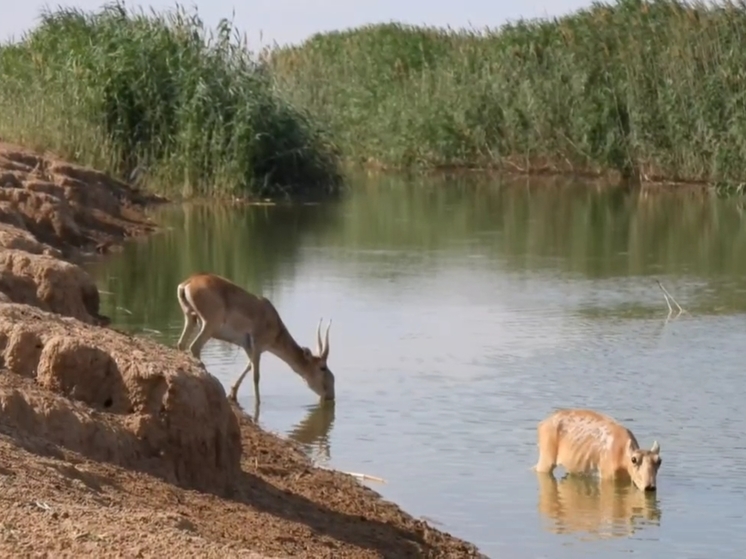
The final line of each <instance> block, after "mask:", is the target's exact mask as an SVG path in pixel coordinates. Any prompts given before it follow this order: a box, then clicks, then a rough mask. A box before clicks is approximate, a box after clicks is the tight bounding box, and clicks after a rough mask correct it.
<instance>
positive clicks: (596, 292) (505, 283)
mask: <svg viewBox="0 0 746 559" xmlns="http://www.w3.org/2000/svg"><path fill="white" fill-rule="evenodd" d="M352 182H353V184H352V188H351V190H350V192H349V193H348V195H347V196H345V197H344V199H342V200H341V201H337V202H333V203H332V202H329V203H324V204H320V205H298V206H295V207H288V206H279V205H278V206H252V207H245V206H244V207H238V206H236V207H233V206H210V207H208V206H204V205H202V206H200V205H185V206H183V207H182V206H178V207H171V208H168V209H165V210H163V211H162V212H160V213H159V215H157V219H158V220H159V222H160V223H161V224H163V225H166V226H167V227H168V230H167V231H165V232H162V233H160V234H157V235H155V236H153V237H151V238H149V239H147V240H145V241H138V242H133V243H131V244H129V245H127V246H126V248H125V250H124V251H123V253H121V254H119V255H116V256H113V257H111V258H109V259H107V260H105V261H102V262H100V263H98V264H95V267H94V269H93V273H94V274H95V276H96V278H97V282H98V285H99V287H100V289H101V290H102V291H104V292H105V293H104V294H103V295H102V305H103V312H104V313H105V314H107V315H109V316H111V317H112V319H113V322H114V324H115V325H116V326H118V327H120V328H127V329H130V330H132V331H135V332H140V333H141V335H147V336H152V337H153V338H155V339H157V340H159V341H162V342H163V343H166V344H170V345H172V346H173V345H175V343H176V340H177V339H178V337H179V334H180V331H181V328H182V324H183V323H182V316H181V312H180V309H179V306H178V304H177V301H176V292H175V291H176V285H177V284H178V283H179V281H181V280H182V279H184V278H185V277H187V276H188V275H189V274H190V273H192V272H195V271H200V270H207V271H212V272H215V273H218V274H220V275H223V276H226V277H229V278H231V279H232V280H233V281H235V282H237V283H238V284H240V285H242V286H244V287H245V288H247V289H249V290H253V291H255V292H258V293H263V294H265V295H266V296H268V297H269V298H270V299H271V300H272V301H273V302H274V303H275V305H276V306H277V308H278V309H279V311H280V312H281V314H282V316H283V319H284V320H285V322H286V324H287V325H288V327H289V329H290V331H291V333H292V334H293V336H294V337H295V338H296V340H297V341H298V342H299V343H301V344H302V345H307V346H310V347H315V330H316V326H317V324H318V321H319V319H320V318H322V317H323V318H324V319H325V320H326V319H329V318H331V319H332V327H331V332H330V339H331V344H330V346H331V351H330V358H329V364H330V367H331V369H332V370H333V371H334V373H335V375H336V378H337V382H336V385H337V402H336V405H335V406H334V407H333V408H331V409H326V408H319V407H317V406H316V403H317V398H316V397H315V395H314V394H313V393H312V392H311V391H310V390H309V389H308V388H307V386H306V385H305V383H304V382H303V381H301V380H300V379H299V378H298V377H297V376H296V375H295V374H294V373H293V372H292V371H291V370H290V369H289V368H288V367H287V366H286V365H285V364H284V363H282V362H281V361H280V360H279V359H277V358H276V357H274V356H272V355H270V354H265V355H264V356H263V358H262V379H261V390H262V405H261V410H260V416H259V422H260V424H261V425H262V426H263V427H265V428H266V429H269V430H271V431H275V432H278V433H280V434H282V435H284V436H288V437H291V438H293V439H295V440H296V441H298V442H300V443H301V444H302V445H303V446H304V447H305V448H306V450H307V452H308V453H309V454H310V455H311V456H312V457H313V458H314V459H315V460H317V461H318V462H320V463H323V464H324V465H328V466H330V467H334V468H337V469H340V470H343V471H353V472H362V473H366V474H370V475H374V476H378V477H381V478H384V479H385V480H386V482H387V483H386V484H379V483H374V482H368V483H369V485H370V486H371V487H372V488H374V489H375V490H377V491H379V492H380V493H381V494H382V495H383V496H384V497H385V498H387V499H390V500H393V501H394V502H396V503H397V504H399V505H400V506H401V507H402V508H404V509H405V510H406V511H408V512H410V513H412V514H414V515H415V516H422V517H425V518H426V519H428V520H430V521H432V522H433V523H434V524H435V525H436V526H437V527H439V528H441V529H443V530H446V531H449V532H451V533H452V534H454V535H457V536H459V537H462V538H464V539H467V540H469V541H472V542H474V543H475V544H477V545H478V546H479V547H480V549H481V550H482V551H483V552H484V553H485V554H487V555H488V556H490V557H511V558H539V557H547V558H552V559H561V558H573V559H574V558H578V557H600V556H604V557H627V556H628V554H629V553H634V554H636V555H637V556H643V557H657V558H658V559H661V558H672V559H673V558H676V559H678V558H682V557H687V558H695V557H697V558H699V557H701V558H710V557H716V556H717V557H720V558H725V557H737V556H738V557H740V552H739V551H738V550H739V549H741V550H742V549H743V548H744V547H745V546H746V435H744V433H746V414H745V413H744V410H743V403H744V401H745V398H746V376H745V375H744V370H745V369H744V342H745V341H746V338H745V334H746V218H745V217H744V212H743V206H742V205H741V204H740V203H739V202H738V201H735V200H721V199H718V198H715V197H711V196H706V195H701V194H694V193H691V192H688V193H686V192H671V191H668V192H657V193H651V194H646V193H645V192H640V191H628V190H624V189H617V188H611V187H596V186H591V185H587V184H579V183H569V184H561V183H552V184H546V183H545V184H536V183H531V182H527V181H525V180H522V181H517V182H516V181H514V182H512V183H501V182H500V181H499V180H497V179H494V178H493V179H490V178H486V177H479V178H477V177H460V178H450V179H449V178H445V177H438V178H407V177H403V176H387V177H377V178H375V177H374V178H370V177H359V178H355V179H354V181H352ZM656 280H660V282H661V283H662V285H663V286H664V287H665V288H666V289H667V290H668V292H670V294H671V295H672V296H673V297H674V298H675V299H676V301H677V302H678V303H679V304H680V305H681V306H682V307H683V308H684V309H685V310H686V312H685V313H683V314H680V315H678V316H677V311H676V309H675V306H674V312H673V314H672V315H671V316H669V314H670V313H669V310H668V307H667V304H666V300H665V298H664V294H663V291H662V290H661V288H660V287H659V285H658V284H657V283H656ZM202 355H203V359H204V361H205V363H206V366H207V368H208V370H209V371H210V372H211V373H212V374H214V375H215V376H216V377H217V378H219V379H220V380H221V381H222V382H223V384H224V385H225V386H226V390H227V389H228V387H229V386H230V385H231V384H232V382H233V381H234V380H235V378H236V376H237V375H238V374H239V373H240V372H241V370H242V369H243V367H244V366H245V364H246V357H245V355H244V353H243V352H242V351H240V350H238V348H235V347H231V346H228V345H225V344H221V343H219V342H215V341H211V342H209V343H208V345H207V346H206V347H205V349H204V351H203V354H202ZM239 400H240V402H241V403H242V405H243V406H244V407H245V408H246V409H247V410H253V408H254V395H253V387H252V382H251V376H250V375H249V377H247V379H246V381H245V382H244V383H243V385H242V386H241V391H240V393H239ZM558 407H590V408H595V409H598V410H600V411H603V412H605V413H608V414H611V415H612V416H614V417H616V418H617V419H619V420H621V421H623V422H624V423H625V424H626V425H627V426H628V427H629V428H631V429H632V431H633V432H634V433H635V435H636V436H637V438H638V440H639V441H640V444H641V446H643V447H645V448H649V447H650V445H651V444H652V442H653V440H658V441H659V443H660V445H661V453H662V454H661V455H662V457H663V466H662V467H661V471H660V474H659V478H658V491H657V494H656V495H653V496H647V497H646V496H643V495H641V494H640V493H639V492H634V491H629V490H625V489H623V488H619V489H617V490H616V491H615V492H612V493H609V492H605V493H604V492H599V491H597V490H596V489H594V487H593V486H589V485H588V484H587V483H585V482H579V481H573V480H567V481H561V482H558V483H551V482H549V481H548V480H546V479H544V480H542V479H540V478H537V475H536V474H535V473H534V472H532V471H531V470H530V468H531V466H533V465H534V463H535V462H536V458H537V449H536V425H537V423H538V422H539V421H540V420H541V419H543V418H544V417H546V416H547V415H548V414H549V413H550V412H551V411H552V410H553V409H555V408H558ZM558 478H559V475H558Z"/></svg>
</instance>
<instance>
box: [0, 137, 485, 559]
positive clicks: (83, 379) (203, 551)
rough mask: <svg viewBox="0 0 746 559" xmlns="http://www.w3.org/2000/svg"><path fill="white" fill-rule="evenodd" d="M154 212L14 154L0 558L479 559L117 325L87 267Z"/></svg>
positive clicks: (0, 237)
mask: <svg viewBox="0 0 746 559" xmlns="http://www.w3.org/2000/svg"><path fill="white" fill-rule="evenodd" d="M155 201H156V199H155V198H152V197H148V196H146V195H144V194H143V193H140V192H137V191H136V190H134V189H132V188H131V187H129V186H128V185H126V184H123V183H121V182H118V181H115V180H113V179H111V178H110V177H107V176H106V175H104V174H102V173H99V172H96V171H93V170H90V169H85V168H81V167H78V166H75V165H71V164H68V163H65V162H61V161H58V160H56V159H55V158H54V157H51V156H41V155H39V154H36V153H33V152H30V151H28V150H25V149H22V148H20V147H18V146H12V145H8V144H0V499H2V501H3V504H2V507H1V508H0V555H3V556H14V557H24V556H31V555H34V556H37V555H41V554H44V553H48V554H50V555H53V556H55V557H62V556H70V557H72V556H74V555H79V554H89V555H93V554H95V555H96V556H102V557H148V556H163V555H166V554H168V555H176V556H199V557H313V558H317V557H334V558H343V557H392V558H393V557H397V558H398V557H443V558H445V557H449V558H451V557H453V558H456V557H478V556H479V555H478V553H477V551H476V549H475V548H474V547H473V546H471V545H470V544H467V543H465V542H463V541H461V540H458V539H456V538H453V537H451V536H450V535H449V534H446V533H443V532H440V531H438V530H435V529H433V528H432V527H430V526H429V525H428V524H426V523H425V522H422V521H419V520H416V519H414V518H412V517H411V516H409V515H407V514H406V513H404V512H403V511H401V510H400V509H399V508H398V507H397V506H395V505H394V504H391V503H388V502H386V501H383V500H382V499H381V498H380V497H379V496H378V495H377V494H376V493H374V492H373V491H371V490H369V489H367V488H365V487H363V486H362V485H360V484H359V483H358V482H357V481H355V480H354V479H353V478H351V477H350V476H347V475H344V474H340V473H336V472H330V471H326V470H321V469H317V468H314V467H312V465H311V464H310V462H309V460H308V459H307V458H306V457H305V456H304V455H303V454H302V453H301V452H299V451H298V450H297V449H296V448H295V447H294V446H293V445H292V444H291V443H289V442H286V441H284V440H282V439H280V438H278V437H276V436H274V435H272V434H269V433H266V432H264V431H262V430H261V429H259V428H258V427H256V426H255V425H254V424H253V423H252V421H251V420H250V419H249V418H248V417H246V416H245V415H244V414H243V413H242V412H241V411H239V410H237V409H235V408H232V407H231V406H230V405H229V403H228V401H227V400H226V398H225V391H224V389H223V387H222V385H221V384H220V383H219V382H218V381H217V380H216V379H215V378H214V377H212V376H211V375H209V374H208V373H207V372H206V370H205V369H204V367H202V366H201V365H200V364H199V363H198V362H196V361H194V360H193V359H191V357H189V356H188V355H187V354H186V353H185V352H177V351H176V350H175V349H172V348H168V347H165V346H161V345H159V344H156V343H154V342H151V341H149V340H146V339H142V338H138V337H131V336H128V335H125V334H122V333H119V332H117V331H115V330H113V329H111V328H108V327H107V325H108V322H109V321H108V319H107V318H106V317H104V316H102V315H101V314H100V313H99V293H98V290H97V289H96V286H95V284H94V282H93V280H92V278H91V277H90V276H89V275H88V274H87V273H86V272H85V271H84V270H83V269H81V268H80V267H79V266H77V265H76V262H78V261H79V258H81V257H82V256H84V255H86V254H89V253H93V252H108V251H109V250H116V248H117V246H118V245H121V243H122V242H123V241H124V240H125V239H126V238H128V237H132V236H139V235H144V234H147V233H149V232H151V231H153V230H154V229H155V226H154V224H153V223H151V222H150V221H149V220H148V219H147V218H146V217H144V215H143V213H142V210H143V209H144V208H145V206H146V205H148V204H149V203H153V202H155ZM174 304H176V303H175V302H174Z"/></svg>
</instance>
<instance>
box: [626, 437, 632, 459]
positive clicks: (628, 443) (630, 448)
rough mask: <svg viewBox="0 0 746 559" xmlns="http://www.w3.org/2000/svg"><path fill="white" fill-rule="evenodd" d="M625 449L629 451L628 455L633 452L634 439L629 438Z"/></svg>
mask: <svg viewBox="0 0 746 559" xmlns="http://www.w3.org/2000/svg"><path fill="white" fill-rule="evenodd" d="M625 450H626V451H627V455H630V454H632V439H629V440H628V441H627V446H626V448H625Z"/></svg>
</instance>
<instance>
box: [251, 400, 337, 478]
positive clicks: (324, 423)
mask: <svg viewBox="0 0 746 559" xmlns="http://www.w3.org/2000/svg"><path fill="white" fill-rule="evenodd" d="M335 406H336V403H335V402H334V401H333V400H332V401H322V402H319V403H318V404H316V405H315V406H313V407H311V409H310V411H309V412H308V414H307V415H306V417H304V418H303V420H301V421H300V422H298V423H297V424H296V425H295V426H294V427H293V428H292V429H291V430H290V432H289V433H288V438H289V439H290V440H292V441H295V442H296V443H298V444H300V445H301V447H303V451H304V452H305V453H306V454H307V455H308V456H309V457H310V458H311V459H312V460H314V461H316V462H320V463H323V462H328V461H329V460H330V459H331V449H330V446H329V434H330V433H331V431H332V426H333V425H334V411H335ZM259 411H260V408H259V406H256V407H255V408H254V422H255V423H257V422H258V421H259V415H260V414H259Z"/></svg>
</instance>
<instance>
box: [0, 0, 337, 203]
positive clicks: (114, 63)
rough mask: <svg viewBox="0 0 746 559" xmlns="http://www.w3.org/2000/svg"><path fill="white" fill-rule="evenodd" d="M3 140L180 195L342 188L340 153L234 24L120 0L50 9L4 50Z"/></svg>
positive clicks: (0, 69) (0, 53) (0, 56)
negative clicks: (279, 87)
mask: <svg viewBox="0 0 746 559" xmlns="http://www.w3.org/2000/svg"><path fill="white" fill-rule="evenodd" d="M0 137H2V138H3V139H5V140H6V141H14V142H22V143H24V144H27V145H31V146H33V147H37V148H42V149H52V150H54V151H56V152H58V153H59V154H60V155H61V156H64V157H69V158H72V159H74V160H76V161H78V162H81V163H85V164H90V165H95V166H97V167H99V168H103V169H105V170H108V171H111V172H113V173H115V174H116V175H119V176H120V177H124V178H127V177H129V176H130V175H131V174H132V172H133V171H134V170H135V169H138V168H139V169H140V170H142V169H147V175H148V179H149V182H150V184H151V185H152V186H153V187H154V188H155V189H157V190H160V191H161V192H163V193H165V194H167V195H169V194H171V195H173V194H183V195H185V196H194V195H200V196H214V195H221V196H222V195H237V194H249V195H254V196H267V195H270V196H273V195H279V194H293V195H305V194H315V193H318V192H322V191H335V190H337V189H338V188H339V185H340V181H341V176H340V172H339V170H338V168H339V167H338V162H339V155H338V153H337V150H336V148H335V147H334V145H333V143H332V142H330V141H329V139H328V137H327V135H326V133H325V132H324V130H323V129H322V128H320V127H319V126H318V125H317V124H316V123H315V122H314V121H313V120H312V119H311V118H310V117H309V115H308V113H307V112H305V111H302V110H296V109H294V108H293V107H292V106H291V105H290V104H289V103H288V102H286V101H284V100H282V99H281V98H280V97H279V96H278V95H277V93H276V91H275V87H274V84H273V81H272V79H271V76H270V75H269V73H268V72H267V69H266V65H265V64H263V63H262V62H261V61H260V60H259V58H258V57H256V56H252V54H251V53H250V52H249V51H248V49H247V48H246V44H245V41H244V40H243V38H242V37H241V36H240V35H239V34H238V33H236V31H235V30H234V28H233V27H232V25H231V24H230V23H229V22H228V21H226V20H223V21H221V23H220V24H219V25H218V27H217V29H216V30H214V31H212V30H209V29H206V28H205V26H204V25H203V23H202V21H201V20H200V19H199V17H198V15H197V14H196V12H195V13H193V14H189V13H187V12H186V11H184V10H183V9H182V8H181V7H179V6H177V7H176V8H175V9H174V10H172V11H168V12H165V13H162V14H159V13H155V12H153V13H150V14H146V13H144V12H142V11H140V12H135V11H128V10H127V9H125V7H124V5H123V4H121V3H118V2H117V3H115V4H110V5H107V6H105V7H103V8H102V9H101V10H100V11H98V12H95V13H84V12H81V11H78V10H74V9H59V10H57V11H53V12H50V11H46V12H44V13H43V14H42V17H41V22H40V24H39V26H38V27H37V28H35V29H34V30H33V31H32V32H30V33H29V34H27V35H26V36H24V37H23V38H22V39H21V40H20V41H19V42H16V43H9V44H5V45H3V46H2V48H0Z"/></svg>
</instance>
